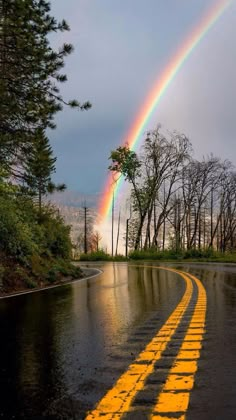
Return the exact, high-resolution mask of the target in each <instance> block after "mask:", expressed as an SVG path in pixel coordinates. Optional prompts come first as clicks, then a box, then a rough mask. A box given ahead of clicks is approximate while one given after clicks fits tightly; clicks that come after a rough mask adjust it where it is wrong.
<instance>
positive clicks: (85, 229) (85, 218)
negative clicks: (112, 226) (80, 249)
mask: <svg viewBox="0 0 236 420" xmlns="http://www.w3.org/2000/svg"><path fill="white" fill-rule="evenodd" d="M87 212H88V207H86V205H85V206H84V253H85V254H87V253H88V246H87Z"/></svg>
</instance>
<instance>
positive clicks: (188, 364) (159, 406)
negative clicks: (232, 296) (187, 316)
mask: <svg viewBox="0 0 236 420" xmlns="http://www.w3.org/2000/svg"><path fill="white" fill-rule="evenodd" d="M182 274H186V273H182ZM188 276H189V277H190V278H191V279H192V280H193V281H194V282H195V283H196V285H197V288H198V299H197V303H196V306H195V309H194V312H193V315H192V318H191V321H190V324H189V327H188V330H187V332H186V335H185V338H184V341H183V343H182V345H181V348H180V350H179V353H178V355H177V357H176V359H175V362H174V364H173V366H172V368H171V370H170V372H169V375H168V377H167V380H166V382H165V384H164V386H163V388H162V392H161V393H160V394H159V396H158V399H157V403H156V406H155V407H154V410H153V413H152V414H151V416H150V419H152V420H166V419H168V420H171V418H172V419H178V420H185V414H186V411H187V409H188V405H189V399H190V392H191V390H192V388H193V385H194V376H195V373H196V371H197V360H198V359H199V357H200V349H201V342H202V339H203V334H204V332H205V329H204V327H205V318H206V303H207V302H206V292H205V289H204V287H203V285H202V283H201V282H200V280H199V279H198V278H197V277H195V276H193V275H191V274H188ZM178 413H179V416H178V417H176V414H178ZM167 414H168V416H167ZM171 415H173V417H170V416H171Z"/></svg>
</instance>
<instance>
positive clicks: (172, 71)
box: [99, 0, 232, 220]
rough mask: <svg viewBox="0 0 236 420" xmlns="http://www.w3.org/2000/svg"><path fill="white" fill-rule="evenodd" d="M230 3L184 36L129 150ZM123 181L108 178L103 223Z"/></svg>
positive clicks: (220, 4) (129, 139)
mask: <svg viewBox="0 0 236 420" xmlns="http://www.w3.org/2000/svg"><path fill="white" fill-rule="evenodd" d="M231 2H232V0H218V1H217V2H216V4H214V6H213V7H212V8H211V9H210V10H208V12H207V13H206V14H205V15H204V16H203V18H202V20H201V21H200V22H199V23H198V25H197V26H196V27H195V28H194V30H193V31H192V32H191V34H190V35H189V36H188V37H187V39H186V40H185V42H184V43H183V45H182V46H181V48H180V49H179V50H178V51H177V52H176V54H175V55H174V56H173V57H172V59H171V60H170V62H169V64H168V65H167V67H166V68H165V69H164V71H163V73H162V74H161V75H160V77H158V79H157V81H156V83H155V84H154V86H153V88H152V90H151V92H150V93H149V95H148V96H147V98H146V100H145V103H144V105H143V107H142V108H141V110H140V111H139V113H138V115H137V118H136V119H135V121H134V123H133V125H132V126H131V129H130V130H129V132H128V135H127V136H126V138H125V141H124V144H126V145H128V146H129V148H130V149H131V150H134V149H135V148H136V147H137V146H138V143H139V140H140V138H141V136H142V134H143V131H144V128H145V126H146V125H147V123H148V122H149V120H150V118H151V117H152V115H153V113H154V111H155V110H156V108H157V106H158V105H159V103H160V100H161V98H162V96H163V95H164V93H165V92H166V90H167V88H168V87H169V85H170V84H171V82H172V80H173V79H174V78H175V76H176V74H177V73H178V71H179V70H180V68H181V67H182V66H183V64H184V63H185V61H186V60H187V58H188V57H189V55H190V54H191V52H192V51H193V50H194V48H195V47H196V46H197V45H198V44H199V42H200V41H201V40H202V39H203V38H204V36H205V35H206V34H207V32H208V31H209V30H210V28H211V27H212V26H213V25H214V24H215V22H216V21H217V20H218V19H219V17H220V16H221V15H222V14H223V13H224V11H225V10H226V8H227V7H228V6H229V5H230V3H231ZM123 183H124V179H123V177H122V176H120V177H119V178H118V180H117V181H116V182H114V174H113V175H112V174H111V173H110V174H109V175H108V179H107V180H106V185H105V188H104V191H103V194H102V199H101V202H100V207H99V215H100V217H101V218H102V219H103V220H105V219H106V218H107V217H108V216H109V215H110V213H111V208H112V202H113V196H114V198H115V199H116V198H117V196H118V194H119V191H120V189H121V186H122V184H123Z"/></svg>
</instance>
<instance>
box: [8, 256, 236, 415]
mask: <svg viewBox="0 0 236 420" xmlns="http://www.w3.org/2000/svg"><path fill="white" fill-rule="evenodd" d="M96 267H98V268H100V269H101V270H102V271H103V272H102V273H101V274H99V275H98V276H97V277H94V278H91V279H88V280H82V281H81V280H80V281H78V282H75V283H73V284H70V285H65V286H63V287H59V288H55V289H51V290H45V291H41V292H38V293H33V294H28V295H22V296H18V297H12V298H9V299H4V300H0V332H1V345H0V419H1V418H4V419H13V418H15V419H18V418H22V419H25V420H29V419H59V420H60V419H76V420H77V419H87V420H92V419H100V418H101V419H104V420H109V419H124V420H129V419H130V420H131V419H133V420H136V419H137V420H139V419H140V420H142V419H155V420H170V419H179V420H184V419H187V420H235V419H236V266H233V265H217V264H208V265H206V264H205V265H201V264H188V265H187V264H186V265H180V264H175V265H174V264H169V265H165V267H162V268H160V267H158V265H157V264H145V265H144V264H139V265H134V264H126V263H106V264H96Z"/></svg>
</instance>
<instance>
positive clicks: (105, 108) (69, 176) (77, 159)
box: [48, 0, 236, 197]
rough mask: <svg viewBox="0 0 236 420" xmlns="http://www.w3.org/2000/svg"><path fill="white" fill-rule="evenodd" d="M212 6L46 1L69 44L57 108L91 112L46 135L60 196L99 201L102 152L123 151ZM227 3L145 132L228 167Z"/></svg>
mask: <svg viewBox="0 0 236 420" xmlns="http://www.w3.org/2000/svg"><path fill="white" fill-rule="evenodd" d="M216 3H217V2H216V0H147V1H143V0H120V1H111V0H89V1H88V0H67V1H66V2H65V1H64V0H52V1H51V5H52V14H53V15H54V16H55V17H56V18H57V19H58V20H61V19H62V18H65V19H66V20H67V21H68V23H69V25H70V28H71V31H70V32H69V33H64V34H57V35H56V36H53V37H52V43H53V45H54V46H59V45H61V44H63V42H71V43H72V44H73V45H74V48H75V51H74V53H73V54H72V55H70V56H69V57H68V58H67V59H66V66H65V73H66V74H67V76H68V82H67V83H66V84H65V85H63V86H61V92H62V94H63V96H64V98H65V99H71V98H77V99H79V101H80V102H81V103H82V102H84V101H86V100H89V101H90V102H91V103H92V109H91V110H89V111H84V112H78V111H76V110H71V109H65V110H64V111H63V112H61V113H59V114H58V115H57V116H56V123H57V129H56V130H54V131H51V132H49V133H48V135H49V138H50V140H51V143H52V146H53V149H54V152H55V155H56V156H57V172H56V175H55V180H56V181H57V182H65V183H66V184H67V187H68V189H69V190H73V191H78V192H79V193H83V194H97V196H98V197H101V196H102V193H103V190H104V185H105V183H106V179H107V175H108V170H107V168H108V165H109V155H110V152H111V150H113V149H115V148H116V147H118V146H119V145H121V144H123V143H124V141H125V137H126V135H127V133H128V131H129V129H130V127H131V126H132V124H133V122H134V120H135V117H136V116H137V114H138V112H139V110H140V108H141V107H142V104H143V102H144V100H145V98H146V96H147V95H148V93H149V92H150V91H151V89H152V87H153V85H154V83H155V82H156V81H157V79H158V76H159V75H160V74H161V73H162V72H163V70H164V68H165V66H166V65H167V64H168V62H169V60H170V59H171V57H172V56H173V55H174V54H175V52H176V51H177V49H178V48H179V47H180V46H181V44H182V43H183V42H184V40H186V38H187V37H188V36H189V34H190V33H191V30H192V29H193V28H194V27H195V26H196V25H197V24H198V22H200V19H201V17H202V16H203V15H204V13H206V11H207V10H208V9H209V8H210V7H212V5H214V4H216ZM235 75H236V0H233V1H232V4H231V6H230V7H229V8H228V9H227V10H226V11H225V13H224V14H223V15H222V16H221V17H220V19H219V20H218V21H217V22H216V23H215V24H214V26H213V27H212V28H211V29H210V30H209V32H208V33H207V34H206V36H205V37H204V39H203V40H202V41H201V42H200V44H198V46H197V47H196V48H195V49H194V50H193V52H192V54H191V55H190V57H189V58H188V59H187V61H186V62H185V63H184V65H183V67H182V68H181V69H180V71H179V73H178V74H177V76H176V77H175V78H174V80H173V81H172V82H171V84H170V85H169V87H168V89H167V91H166V93H165V95H164V96H163V98H162V100H161V102H160V104H159V106H158V107H157V109H156V110H155V113H154V115H153V118H152V119H151V121H150V123H149V126H147V127H146V129H152V128H155V127H156V125H157V124H159V123H160V124H161V125H162V127H163V130H177V131H179V132H181V133H184V134H186V135H187V136H188V137H189V139H190V141H191V143H192V145H193V148H194V151H195V157H196V158H197V159H201V158H202V156H203V155H208V154H210V153H213V154H214V155H216V156H219V157H221V158H222V159H230V160H231V161H232V162H233V163H234V164H236V76H235Z"/></svg>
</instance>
